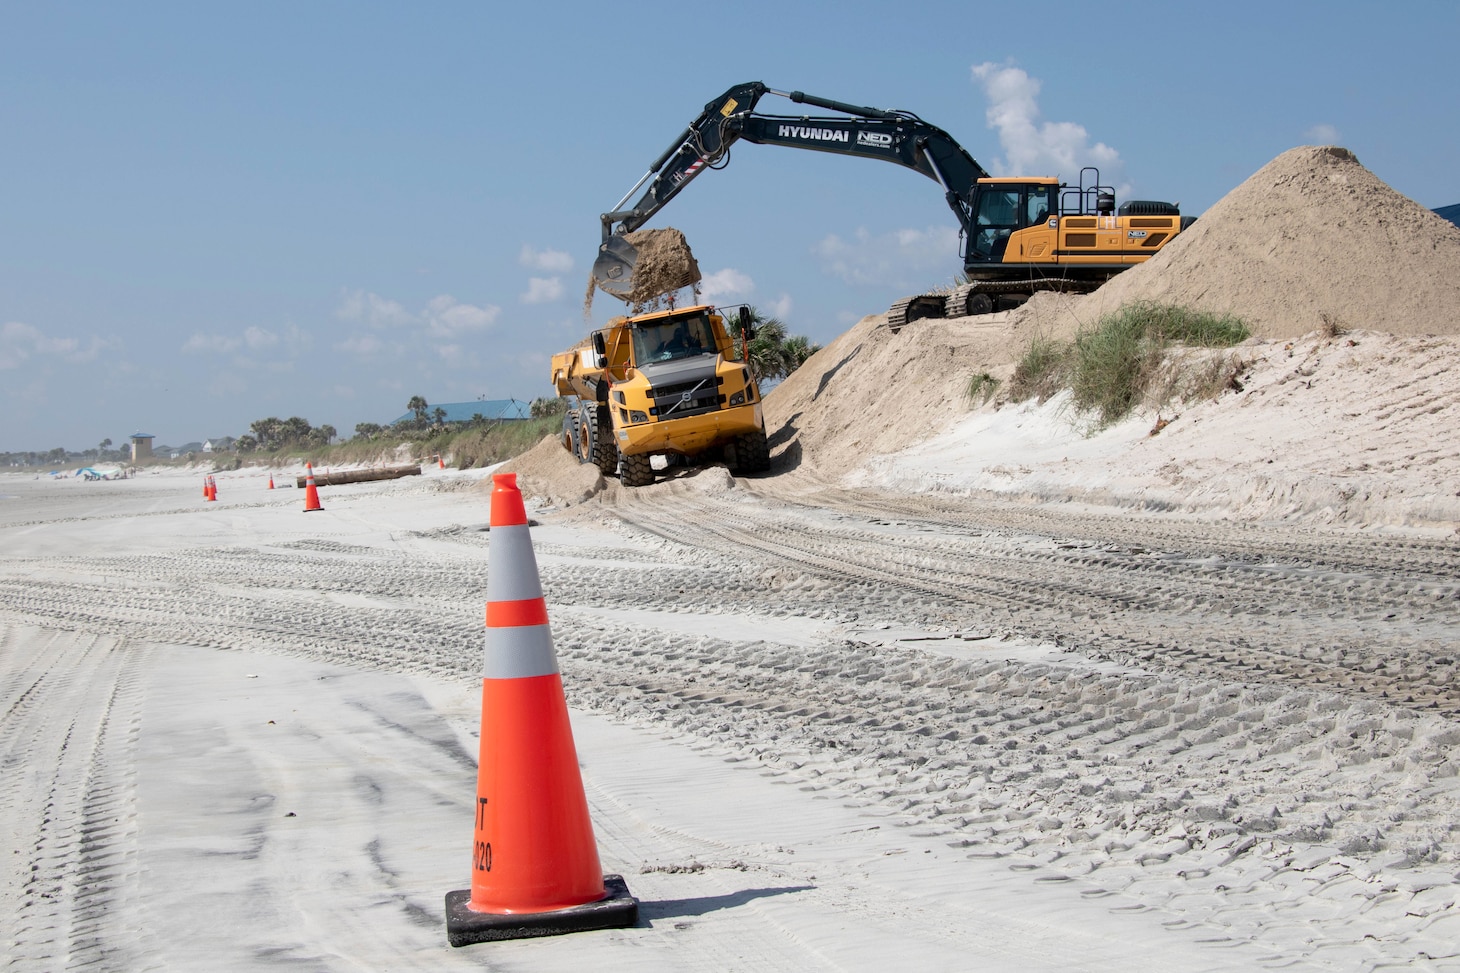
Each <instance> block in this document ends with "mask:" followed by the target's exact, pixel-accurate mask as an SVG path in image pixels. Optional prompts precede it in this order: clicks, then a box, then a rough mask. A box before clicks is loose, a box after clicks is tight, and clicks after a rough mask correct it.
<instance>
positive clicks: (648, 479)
mask: <svg viewBox="0 0 1460 973" xmlns="http://www.w3.org/2000/svg"><path fill="white" fill-rule="evenodd" d="M618 476H619V482H620V483H622V484H623V485H624V486H631V487H641V486H648V485H649V484H651V483H653V482H654V467H653V465H652V464H650V462H649V454H648V453H645V454H643V455H642V456H625V455H624V454H623V453H619V475H618Z"/></svg>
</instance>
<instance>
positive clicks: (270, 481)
mask: <svg viewBox="0 0 1460 973" xmlns="http://www.w3.org/2000/svg"><path fill="white" fill-rule="evenodd" d="M273 488H274V474H272V473H270V474H269V489H270V490H272V489H273Z"/></svg>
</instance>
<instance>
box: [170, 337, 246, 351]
mask: <svg viewBox="0 0 1460 973" xmlns="http://www.w3.org/2000/svg"><path fill="white" fill-rule="evenodd" d="M242 346H243V342H242V341H240V340H239V339H237V338H229V337H227V336H225V335H221V334H203V333H202V332H198V333H196V334H194V335H193V336H192V337H191V338H189V339H188V340H187V341H185V342H183V346H182V350H183V351H185V352H187V353H188V354H193V355H199V354H208V355H228V354H232V353H233V352H235V351H237V350H238V349H239V348H241V347H242Z"/></svg>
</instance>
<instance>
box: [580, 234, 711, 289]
mask: <svg viewBox="0 0 1460 973" xmlns="http://www.w3.org/2000/svg"><path fill="white" fill-rule="evenodd" d="M699 282H700V265H699V264H698V263H696V262H695V255H694V253H693V252H691V251H690V248H689V241H687V240H685V238H684V234H683V233H681V232H680V231H678V230H676V229H675V228H674V227H672V226H666V227H663V228H661V229H655V230H635V231H634V232H632V233H625V234H622V235H619V234H614V235H613V236H611V237H609V238H608V239H607V240H605V241H604V242H603V244H602V245H601V246H600V247H599V248H598V259H597V260H595V261H593V283H594V284H596V285H597V286H598V288H599V289H600V290H603V291H606V292H607V293H609V294H612V295H613V296H614V297H616V298H618V299H619V300H621V301H624V302H625V303H628V304H647V303H649V302H651V301H655V300H657V299H658V298H660V297H662V296H663V295H665V294H671V293H673V292H674V291H677V290H679V289H680V288H681V287H690V286H692V285H694V284H698V283H699Z"/></svg>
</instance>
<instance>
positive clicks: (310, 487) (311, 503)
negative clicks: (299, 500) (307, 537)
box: [304, 463, 324, 513]
mask: <svg viewBox="0 0 1460 973" xmlns="http://www.w3.org/2000/svg"><path fill="white" fill-rule="evenodd" d="M304 469H305V472H306V473H308V478H307V479H306V480H305V481H304V512H305V513H309V512H310V511H311V510H323V509H324V508H323V507H321V506H320V505H319V488H318V487H316V486H315V485H314V464H313V463H305V464H304Z"/></svg>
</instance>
